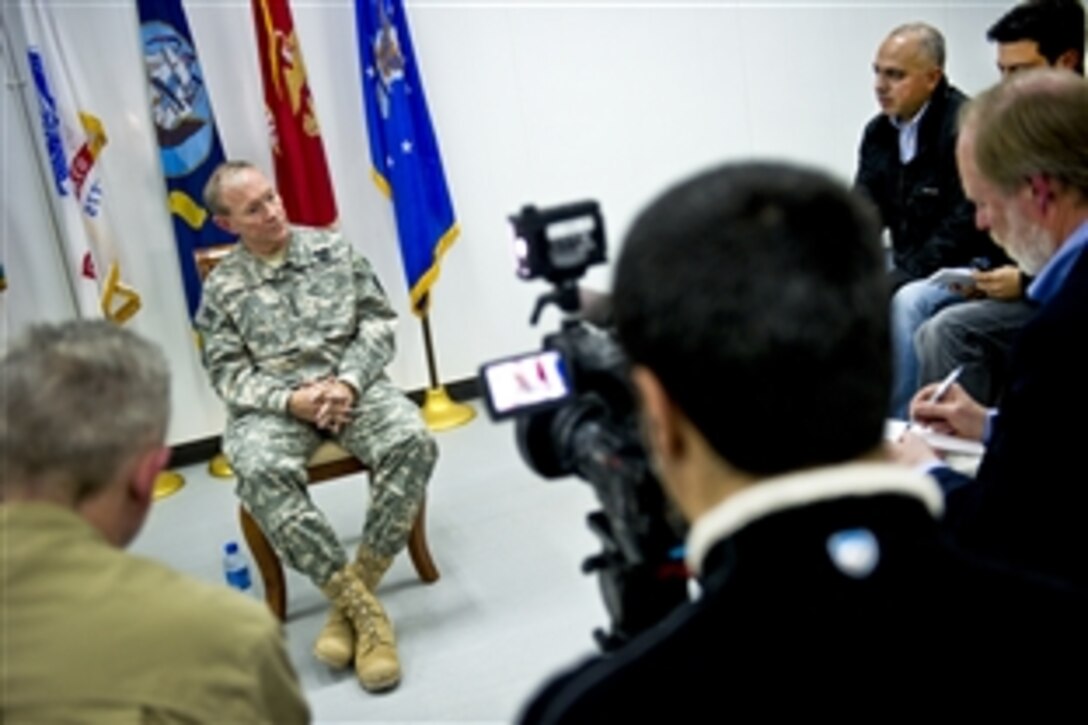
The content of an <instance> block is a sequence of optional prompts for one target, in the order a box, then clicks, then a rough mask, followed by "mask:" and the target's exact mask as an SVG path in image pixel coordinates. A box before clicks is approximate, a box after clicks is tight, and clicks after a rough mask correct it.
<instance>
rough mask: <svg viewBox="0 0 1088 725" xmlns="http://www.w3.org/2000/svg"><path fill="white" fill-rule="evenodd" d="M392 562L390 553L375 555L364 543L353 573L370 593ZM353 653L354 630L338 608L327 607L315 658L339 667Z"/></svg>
mask: <svg viewBox="0 0 1088 725" xmlns="http://www.w3.org/2000/svg"><path fill="white" fill-rule="evenodd" d="M392 563H393V557H391V556H378V555H377V554H375V553H374V552H372V551H371V550H370V548H369V547H368V546H366V545H365V544H359V549H358V551H356V552H355V561H354V562H352V566H354V567H355V573H356V574H358V575H359V578H360V579H362V580H363V585H364V586H366V588H367V589H368V590H369V591H370V592H371V593H373V592H375V591H377V589H378V583H379V582H380V581H381V580H382V577H383V576H384V575H385V572H387V571H388V570H389V565H390V564H392ZM354 654H355V630H354V629H352V627H351V622H349V621H348V620H347V619H346V618H345V617H344V614H343V612H341V611H340V608H339V607H336V606H333V607H331V608H330V609H329V615H328V617H327V618H326V620H325V625H324V626H323V627H322V628H321V631H320V632H319V633H318V635H317V641H316V642H314V657H317V659H319V660H321V661H322V662H324V663H325V664H326V665H328V666H329V667H332V668H334V669H338V670H342V669H344V668H345V667H347V666H348V665H349V664H351V658H352V656H353V655H354Z"/></svg>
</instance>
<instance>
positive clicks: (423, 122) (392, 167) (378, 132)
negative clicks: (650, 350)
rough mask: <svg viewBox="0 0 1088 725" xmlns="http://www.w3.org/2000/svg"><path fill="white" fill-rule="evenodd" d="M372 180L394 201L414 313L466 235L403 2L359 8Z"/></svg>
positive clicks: (421, 309) (371, 0)
mask: <svg viewBox="0 0 1088 725" xmlns="http://www.w3.org/2000/svg"><path fill="white" fill-rule="evenodd" d="M355 19H356V24H357V28H356V29H357V34H358V39H359V64H360V68H361V71H362V78H363V106H364V110H365V112H366V123H367V135H368V137H369V140H370V159H371V164H373V169H372V175H373V177H374V181H375V183H376V184H377V185H378V187H379V188H380V189H381V190H382V191H383V192H384V193H385V194H386V196H388V197H390V198H391V199H392V201H393V209H394V213H395V215H396V219H397V235H398V236H399V237H400V250H401V257H402V259H403V261H404V273H405V276H406V277H407V282H408V291H409V296H410V298H411V304H412V310H413V311H414V312H415V313H416V314H419V315H422V314H424V313H426V311H427V305H428V301H429V295H428V292H429V291H430V288H431V285H432V284H434V282H435V280H436V279H437V278H438V267H439V262H440V260H441V258H442V255H443V254H444V253H445V252H446V250H447V249H448V248H449V247H450V246H451V245H452V244H453V241H454V239H456V237H457V234H458V228H457V223H456V221H455V220H454V216H453V204H452V203H451V202H450V195H449V189H448V188H447V187H446V175H445V173H444V172H443V170H442V159H441V157H440V156H439V152H438V142H437V140H436V139H435V135H434V127H433V126H432V125H431V117H430V113H429V112H428V111H427V99H426V98H425V96H424V95H423V85H422V83H421V81H420V77H419V67H418V66H417V65H416V60H415V52H414V51H413V49H412V39H411V36H410V35H409V33H408V19H407V17H406V16H405V14H404V7H403V4H402V2H401V0H355Z"/></svg>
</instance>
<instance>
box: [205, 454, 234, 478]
mask: <svg viewBox="0 0 1088 725" xmlns="http://www.w3.org/2000/svg"><path fill="white" fill-rule="evenodd" d="M208 473H210V474H211V475H212V476H214V477H215V478H234V469H233V468H231V467H230V461H228V460H227V457H226V456H225V455H223V454H222V453H216V454H215V455H214V456H212V459H211V460H210V461H208Z"/></svg>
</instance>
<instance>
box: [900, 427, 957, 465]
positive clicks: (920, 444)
mask: <svg viewBox="0 0 1088 725" xmlns="http://www.w3.org/2000/svg"><path fill="white" fill-rule="evenodd" d="M887 449H888V456H889V457H890V458H891V459H892V461H894V462H895V463H899V464H902V465H904V466H910V467H911V468H915V467H917V466H921V465H923V464H929V463H940V462H941V461H942V460H943V459H942V458H941V457H940V455H938V453H937V452H936V451H935V450H933V448H932V447H930V445H929V444H928V443H926V441H925V438H922V436H920V435H917V434H915V433H912V432H911V431H910V430H909V429H908V430H905V431H903V435H901V436H899V439H898V440H895V441H888V443H887Z"/></svg>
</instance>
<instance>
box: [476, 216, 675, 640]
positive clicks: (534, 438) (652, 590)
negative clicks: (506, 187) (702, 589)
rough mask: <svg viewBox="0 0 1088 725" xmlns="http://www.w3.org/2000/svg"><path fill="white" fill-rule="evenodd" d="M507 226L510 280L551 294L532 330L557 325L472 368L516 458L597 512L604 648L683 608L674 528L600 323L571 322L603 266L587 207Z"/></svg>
mask: <svg viewBox="0 0 1088 725" xmlns="http://www.w3.org/2000/svg"><path fill="white" fill-rule="evenodd" d="M510 221H511V223H512V224H513V228H514V233H515V240H514V251H515V257H516V260H517V273H518V276H519V277H521V278H522V279H535V278H539V277H543V278H545V279H547V280H548V281H549V282H551V283H552V285H553V289H552V290H551V291H549V292H546V293H544V294H542V295H541V296H540V297H539V298H538V299H537V302H536V306H535V307H534V309H533V313H532V317H531V319H530V322H531V324H534V325H535V324H536V323H537V321H538V320H539V318H540V313H541V312H542V311H543V309H544V307H546V306H547V305H548V304H556V305H557V306H558V307H559V308H560V309H561V310H563V312H564V313H565V315H564V318H563V321H562V324H561V327H560V330H559V331H558V332H554V333H550V334H548V335H545V336H544V341H543V346H542V349H541V350H540V351H538V352H533V353H528V354H524V355H518V356H514V357H510V358H504V359H502V360H495V361H492V362H489V363H485V364H484V365H483V366H481V368H480V382H481V387H482V388H483V390H484V392H485V398H486V401H487V406H488V411H489V412H490V414H491V417H492V419H494V420H504V419H508V418H514V419H515V435H516V440H517V445H518V450H519V452H520V454H521V457H522V459H523V460H524V461H525V462H526V463H527V464H528V465H529V467H530V468H531V469H533V470H534V471H535V472H536V473H538V474H539V475H541V476H544V477H545V478H558V477H562V476H567V475H571V474H574V475H577V476H579V477H580V478H582V479H584V480H586V481H588V482H589V483H590V484H591V485H592V486H593V489H594V492H595V493H596V497H597V500H598V501H599V503H600V505H601V509H600V510H599V511H594V512H592V513H590V514H589V516H588V524H589V527H590V529H591V530H592V531H593V533H594V534H595V535H596V536H597V537H598V538H599V539H600V540H601V544H602V549H601V551H600V553H598V554H596V555H594V556H590V557H589V558H587V559H586V560H585V562H584V563H583V565H582V570H583V571H584V572H585V573H591V572H596V573H597V575H598V581H599V584H600V587H601V593H602V596H603V599H604V603H605V607H606V609H607V611H608V613H609V616H610V619H611V626H610V629H609V630H608V631H604V630H602V629H597V630H596V631H595V632H594V636H595V637H596V640H597V642H598V644H599V645H600V647H601V648H602V649H604V650H606V651H607V650H614V649H617V648H618V647H620V646H622V645H623V644H625V643H626V642H627V641H628V640H629V639H630V638H631V637H633V636H634V635H636V634H638V633H639V632H641V631H642V630H644V629H647V628H648V627H651V626H652V625H654V624H656V623H657V622H658V621H660V620H661V619H662V618H664V617H665V616H666V615H667V614H668V613H669V612H671V611H672V610H673V609H674V608H676V607H677V606H678V605H680V604H682V603H683V602H685V601H687V599H688V588H687V574H686V571H685V569H684V566H683V561H682V556H681V554H680V552H681V551H682V536H681V534H680V532H679V530H678V529H679V528H681V527H680V526H679V525H678V524H677V521H676V519H675V517H674V516H672V515H671V514H670V512H669V509H668V506H667V505H666V501H665V497H664V494H663V492H662V490H661V488H660V486H659V484H658V482H657V480H656V478H655V477H654V475H653V472H652V471H651V469H650V465H649V462H648V460H647V457H646V453H645V451H644V450H643V447H642V444H641V440H640V437H639V430H638V419H637V411H636V409H635V404H634V396H633V395H632V391H631V388H630V383H629V379H628V371H627V362H626V359H625V356H624V355H623V352H622V350H621V349H620V347H619V345H618V344H617V342H616V341H615V339H614V337H613V335H612V333H611V331H610V330H609V329H608V326H607V325H602V324H600V323H599V322H596V323H595V322H592V321H590V320H588V319H585V318H584V317H583V315H582V314H581V312H582V308H583V305H582V297H583V295H582V292H581V290H580V289H579V286H578V280H579V279H581V277H582V276H583V275H584V274H585V272H586V269H587V268H589V267H590V266H591V265H594V264H599V263H601V262H604V261H605V234H604V221H603V219H602V218H601V213H600V209H599V207H598V205H597V203H596V202H594V201H583V202H578V203H573V204H567V205H563V206H559V207H553V208H549V209H538V208H536V207H535V206H526V207H524V208H523V209H522V210H521V212H520V213H518V214H516V215H514V216H512V217H511V218H510Z"/></svg>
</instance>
